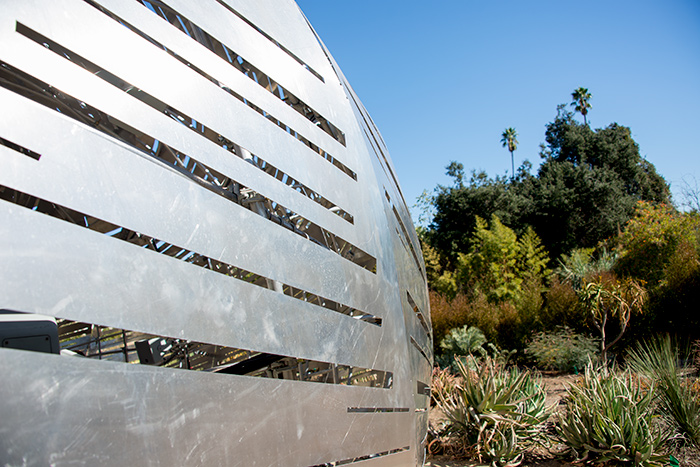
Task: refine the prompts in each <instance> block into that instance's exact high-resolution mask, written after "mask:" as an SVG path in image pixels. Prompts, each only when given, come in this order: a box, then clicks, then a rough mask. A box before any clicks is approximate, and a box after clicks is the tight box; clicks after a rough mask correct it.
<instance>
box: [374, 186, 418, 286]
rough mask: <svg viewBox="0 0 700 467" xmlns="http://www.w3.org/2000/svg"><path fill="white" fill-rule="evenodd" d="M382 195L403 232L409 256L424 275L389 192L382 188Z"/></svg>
mask: <svg viewBox="0 0 700 467" xmlns="http://www.w3.org/2000/svg"><path fill="white" fill-rule="evenodd" d="M384 196H386V199H387V200H388V201H389V204H390V206H391V209H392V211H393V212H394V217H395V218H396V222H397V223H398V224H399V227H401V232H402V233H403V236H404V238H405V239H406V242H405V244H407V245H408V248H409V251H410V252H411V256H413V261H415V263H416V267H418V271H420V273H421V275H422V276H424V274H423V267H422V266H421V264H420V261H419V260H418V254H417V253H416V249H415V248H414V247H413V242H411V237H410V236H409V235H408V230H406V226H405V225H404V223H403V221H402V220H401V216H399V213H398V211H397V210H396V206H394V203H392V201H391V197H390V196H389V193H388V192H387V191H386V189H385V190H384Z"/></svg>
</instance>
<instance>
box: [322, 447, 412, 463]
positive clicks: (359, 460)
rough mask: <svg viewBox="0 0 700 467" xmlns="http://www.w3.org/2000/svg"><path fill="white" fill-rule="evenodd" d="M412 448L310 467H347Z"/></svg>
mask: <svg viewBox="0 0 700 467" xmlns="http://www.w3.org/2000/svg"><path fill="white" fill-rule="evenodd" d="M410 448H411V447H410V446H404V447H402V448H398V449H392V450H391V451H382V452H378V453H376V454H368V455H366V456H360V457H354V458H350V459H343V460H340V461H334V462H327V463H325V464H316V465H312V466H310V467H337V466H340V465H347V464H354V463H356V462H362V461H366V460H370V459H377V458H379V457H384V456H390V455H392V454H398V453H400V452H404V451H408V450H409V449H410Z"/></svg>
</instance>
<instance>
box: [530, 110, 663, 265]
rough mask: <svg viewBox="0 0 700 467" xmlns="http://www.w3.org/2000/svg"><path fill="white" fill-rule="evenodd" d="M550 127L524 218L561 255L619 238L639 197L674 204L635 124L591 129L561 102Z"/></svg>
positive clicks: (545, 242) (546, 244)
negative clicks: (642, 148)
mask: <svg viewBox="0 0 700 467" xmlns="http://www.w3.org/2000/svg"><path fill="white" fill-rule="evenodd" d="M558 112H559V113H558V115H557V118H556V119H555V120H554V122H552V123H550V124H548V125H547V131H546V134H545V139H546V145H544V146H543V148H542V151H541V156H542V158H543V159H544V161H543V163H542V164H541V166H540V169H539V172H538V174H537V177H533V179H532V184H531V188H530V191H529V193H528V196H529V197H530V199H532V202H533V204H532V209H531V210H530V211H529V213H528V214H527V215H525V216H524V217H523V220H524V221H525V223H528V224H530V225H532V226H533V227H534V228H535V230H536V231H537V232H538V234H539V235H540V236H541V237H542V240H543V243H544V244H545V246H546V247H547V249H548V250H549V251H550V252H551V253H552V254H553V255H555V256H559V255H561V254H564V253H567V252H569V251H571V250H572V249H573V248H585V247H595V246H596V245H597V244H598V243H599V242H601V241H603V240H605V239H607V238H610V237H613V236H615V235H616V234H617V232H618V231H619V230H621V229H622V227H623V226H624V225H625V224H626V223H627V221H628V220H629V219H630V218H631V217H632V216H633V214H634V209H635V205H636V203H637V201H640V200H644V201H652V202H656V203H663V202H668V201H669V200H670V190H669V187H668V184H667V183H666V181H665V180H664V179H663V177H661V176H660V175H658V174H657V173H656V170H655V168H654V166H653V165H652V164H650V163H649V162H648V161H646V160H644V159H642V157H641V156H640V154H639V147H638V145H637V143H636V142H635V141H634V140H633V139H632V136H631V132H630V130H629V128H627V127H624V126H621V125H618V124H616V123H613V124H612V125H609V126H608V127H607V128H604V129H598V130H595V131H593V130H591V129H590V128H589V127H588V126H587V125H582V124H580V123H578V122H576V121H575V120H573V114H572V113H571V112H568V111H567V110H565V108H564V106H559V108H558Z"/></svg>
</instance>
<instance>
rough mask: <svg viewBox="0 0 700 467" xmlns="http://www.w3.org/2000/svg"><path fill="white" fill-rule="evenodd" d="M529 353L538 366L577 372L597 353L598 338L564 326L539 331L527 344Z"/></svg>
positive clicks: (595, 356) (545, 368)
mask: <svg viewBox="0 0 700 467" xmlns="http://www.w3.org/2000/svg"><path fill="white" fill-rule="evenodd" d="M525 353H526V354H527V355H529V356H530V357H531V358H532V359H533V360H534V362H535V364H536V365H537V367H538V368H540V369H542V370H558V371H567V372H572V371H574V372H576V373H578V370H579V369H583V368H584V367H585V366H586V363H588V361H589V360H595V359H596V358H597V356H598V353H599V345H598V340H597V339H593V338H591V337H586V336H583V335H581V334H576V333H575V332H573V331H572V330H571V329H569V328H568V327H566V326H562V327H558V328H557V330H556V331H554V332H540V333H538V334H536V335H535V337H534V338H533V339H532V342H530V345H528V346H527V349H526V350H525Z"/></svg>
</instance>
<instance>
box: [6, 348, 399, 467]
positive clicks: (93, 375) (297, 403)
mask: <svg viewBox="0 0 700 467" xmlns="http://www.w3.org/2000/svg"><path fill="white" fill-rule="evenodd" d="M76 360H77V361H76ZM0 366H1V367H2V368H3V369H5V370H6V371H9V372H11V373H12V374H16V375H18V376H17V377H16V378H12V379H11V380H9V381H7V384H4V385H3V388H2V392H3V397H4V399H3V405H2V409H1V412H0V413H1V414H2V416H3V420H12V421H13V422H12V423H7V422H4V423H3V424H2V425H0V449H1V450H2V452H3V453H4V458H3V460H4V462H7V463H9V464H10V465H12V464H15V463H18V464H22V463H25V464H26V465H47V464H51V465H56V466H65V465H72V464H74V463H75V459H80V460H81V463H83V464H88V465H89V464H96V463H99V464H102V465H117V464H122V463H124V462H128V463H131V464H133V465H154V466H156V465H232V466H249V465H279V466H312V465H318V464H320V463H325V462H332V461H337V460H344V459H348V458H354V457H359V456H363V455H367V454H374V453H378V452H382V451H384V450H385V446H396V447H399V448H400V447H403V446H408V445H409V444H410V442H411V440H410V439H409V437H410V430H409V429H407V428H406V426H407V425H410V422H409V423H406V422H407V421H409V420H410V414H406V413H399V414H381V416H373V417H367V416H356V415H353V414H348V413H347V411H346V408H345V406H344V405H345V403H346V402H348V403H350V404H353V403H354V404H357V403H361V400H362V398H363V397H364V395H363V394H360V393H359V391H354V390H353V388H345V387H340V388H330V389H329V388H327V387H324V385H314V384H304V383H301V384H299V383H296V384H295V382H289V381H280V380H255V381H250V379H251V378H249V377H245V376H238V377H237V376H228V375H215V374H194V373H193V372H186V371H177V370H168V369H159V368H153V367H148V366H145V365H122V364H118V363H112V362H100V361H95V360H89V359H80V358H74V359H71V358H65V357H59V356H54V355H43V354H38V353H31V352H22V351H16V350H10V349H0ZM203 395H206V396H205V397H202V396H203ZM339 400H342V402H343V403H337V402H338V401H339ZM261 406H264V407H265V409H266V410H265V411H264V412H260V410H259V407H261ZM75 420H81V421H82V423H81V424H80V425H73V423H74V421H75ZM241 420H250V422H249V423H245V424H244V423H241V422H240V421H241ZM319 429H321V430H322V431H323V433H324V436H323V437H319V436H318V431H319ZM370 430H372V431H373V430H379V431H381V432H382V433H383V436H382V438H383V439H382V440H378V439H377V438H375V437H371V436H367V433H368V431H370ZM37 432H40V433H43V434H44V435H43V436H42V440H41V442H37V439H36V437H35V436H33V434H34V433H37ZM261 432H265V433H266V435H267V436H260V433H261ZM273 440H274V441H273ZM270 441H273V442H270ZM125 447H128V448H127V449H125ZM390 449H395V448H390ZM386 457H387V458H388V459H390V458H391V456H386ZM385 465H386V464H385ZM388 465H397V464H388Z"/></svg>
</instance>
